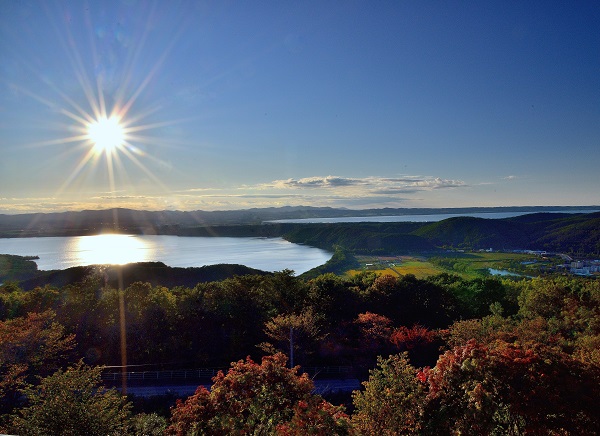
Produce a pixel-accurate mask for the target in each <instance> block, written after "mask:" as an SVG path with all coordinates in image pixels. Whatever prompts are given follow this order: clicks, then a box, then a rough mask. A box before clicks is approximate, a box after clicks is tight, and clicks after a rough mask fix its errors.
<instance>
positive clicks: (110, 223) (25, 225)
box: [0, 206, 600, 237]
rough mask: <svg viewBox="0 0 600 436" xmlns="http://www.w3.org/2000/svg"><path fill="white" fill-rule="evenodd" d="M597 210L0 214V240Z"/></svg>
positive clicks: (301, 209)
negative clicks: (308, 220) (361, 219)
mask: <svg viewBox="0 0 600 436" xmlns="http://www.w3.org/2000/svg"><path fill="white" fill-rule="evenodd" d="M598 209H600V206H518V207H483V208H482V207H463V208H395V209H392V208H383V209H363V210H352V209H335V208H330V207H311V206H294V207H292V206H286V207H270V208H261V209H245V210H228V211H202V210H197V211H190V212H184V211H168V210H163V211H143V210H132V209H123V208H115V209H104V210H84V211H80V212H56V213H28V214H16V215H7V214H0V236H3V237H7V236H38V235H46V234H54V235H57V234H61V235H71V234H73V235H74V234H77V235H82V234H95V233H97V232H100V231H108V230H117V231H131V232H134V233H162V232H165V231H168V230H169V229H172V228H174V227H175V228H176V227H179V228H190V227H202V226H224V225H248V224H250V225H256V224H262V223H264V222H267V221H274V220H284V219H304V218H340V217H373V216H394V215H428V214H465V215H468V214H474V213H495V212H523V213H534V212H548V211H565V212H566V211H574V210H578V211H579V210H598Z"/></svg>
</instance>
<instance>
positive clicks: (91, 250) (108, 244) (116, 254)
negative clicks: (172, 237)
mask: <svg viewBox="0 0 600 436" xmlns="http://www.w3.org/2000/svg"><path fill="white" fill-rule="evenodd" d="M76 251H77V255H78V257H79V259H78V261H79V264H80V265H107V264H112V265H124V264H126V263H132V262H146V261H148V260H150V259H149V257H150V256H151V254H152V247H150V246H149V244H147V243H146V242H144V241H143V240H142V239H140V238H138V237H136V236H132V235H116V234H103V235H96V236H81V237H79V238H78V239H77V243H76Z"/></svg>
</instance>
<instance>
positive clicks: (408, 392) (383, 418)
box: [352, 353, 425, 436]
mask: <svg viewBox="0 0 600 436" xmlns="http://www.w3.org/2000/svg"><path fill="white" fill-rule="evenodd" d="M416 375H417V370H416V369H415V368H414V367H412V365H410V363H409V362H408V359H407V357H406V353H404V354H397V355H392V356H390V357H388V358H387V359H384V358H382V357H379V358H378V363H377V368H376V369H373V370H371V371H370V376H369V380H368V381H365V382H363V385H364V390H362V391H355V392H354V393H353V402H354V407H355V408H356V410H355V413H354V414H353V415H352V422H353V424H354V426H355V428H356V429H357V430H358V431H359V432H360V434H365V435H390V436H391V435H400V434H419V431H420V429H421V415H422V411H423V404H424V399H425V389H424V387H423V386H422V385H421V383H420V382H419V381H418V380H417V378H416Z"/></svg>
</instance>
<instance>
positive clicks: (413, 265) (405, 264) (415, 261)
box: [347, 256, 446, 278]
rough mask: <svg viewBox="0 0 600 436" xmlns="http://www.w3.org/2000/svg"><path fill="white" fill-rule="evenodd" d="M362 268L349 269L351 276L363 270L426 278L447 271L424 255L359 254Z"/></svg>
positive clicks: (348, 272)
mask: <svg viewBox="0 0 600 436" xmlns="http://www.w3.org/2000/svg"><path fill="white" fill-rule="evenodd" d="M356 259H357V260H358V261H359V262H360V264H361V266H362V268H361V269H354V270H350V271H347V274H348V275H349V276H355V275H356V274H359V273H361V272H363V271H373V272H375V273H377V274H381V275H384V274H389V275H396V276H400V275H406V274H413V275H414V276H415V277H417V278H425V277H429V276H432V275H436V274H440V273H443V272H446V270H445V269H443V268H440V267H438V266H436V265H434V264H432V263H431V262H429V261H428V260H427V259H426V258H424V257H415V256H357V257H356Z"/></svg>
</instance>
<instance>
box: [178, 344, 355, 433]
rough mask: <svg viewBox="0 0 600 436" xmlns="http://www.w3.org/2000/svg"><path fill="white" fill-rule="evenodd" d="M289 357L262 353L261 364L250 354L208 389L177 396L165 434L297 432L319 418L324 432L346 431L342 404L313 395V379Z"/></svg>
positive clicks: (216, 379)
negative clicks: (289, 364)
mask: <svg viewBox="0 0 600 436" xmlns="http://www.w3.org/2000/svg"><path fill="white" fill-rule="evenodd" d="M286 362H287V358H286V357H285V355H283V354H281V353H279V354H276V355H273V356H266V357H264V358H263V360H262V363H261V364H257V363H255V362H254V361H252V359H250V358H249V357H248V358H247V359H246V360H245V361H243V360H240V361H238V362H235V363H233V364H232V366H231V368H230V369H229V371H228V372H227V374H225V373H223V372H219V374H217V375H216V376H215V377H214V378H213V385H212V387H211V390H210V392H209V391H208V390H207V389H206V388H204V387H202V386H200V387H199V388H198V389H197V390H196V393H195V394H194V395H192V396H191V397H189V398H188V399H187V400H185V401H181V400H179V401H178V402H177V405H176V406H175V407H174V408H173V409H172V410H171V425H170V426H169V427H168V428H167V434H170V435H177V436H184V435H200V434H206V435H223V434H234V435H235V434H239V435H242V434H274V433H276V432H277V431H278V430H277V429H278V428H280V430H281V432H282V433H283V434H286V433H285V432H287V434H297V433H293V432H294V431H295V429H301V428H305V427H310V426H314V425H317V423H318V425H317V427H318V428H319V429H321V430H322V431H324V433H320V434H345V432H346V430H345V429H346V428H347V426H345V423H346V422H347V420H346V418H345V415H343V414H342V410H341V409H340V408H337V407H334V406H331V405H329V404H324V403H323V400H321V399H320V398H319V397H315V396H313V395H312V394H311V392H312V390H313V387H314V386H313V383H312V381H311V380H310V379H309V378H308V376H307V375H306V374H302V375H298V372H297V371H298V368H293V369H289V368H287V367H286ZM325 415H328V417H327V416H325ZM311 420H312V421H311ZM286 424H287V425H286ZM321 430H320V431H321Z"/></svg>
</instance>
